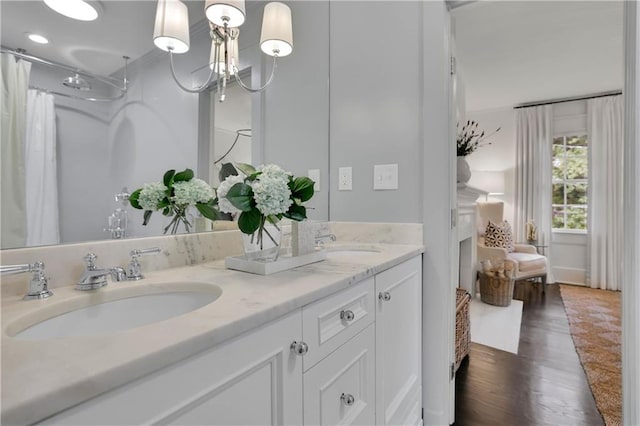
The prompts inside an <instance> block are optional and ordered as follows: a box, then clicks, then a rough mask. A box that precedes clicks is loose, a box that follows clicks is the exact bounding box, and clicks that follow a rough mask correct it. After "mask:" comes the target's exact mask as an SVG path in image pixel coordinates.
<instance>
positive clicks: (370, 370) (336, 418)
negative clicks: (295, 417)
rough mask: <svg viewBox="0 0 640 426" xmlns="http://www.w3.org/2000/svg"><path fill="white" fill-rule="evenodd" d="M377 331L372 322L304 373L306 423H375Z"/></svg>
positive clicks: (327, 424)
mask: <svg viewBox="0 0 640 426" xmlns="http://www.w3.org/2000/svg"><path fill="white" fill-rule="evenodd" d="M374 339H375V331H374V326H373V325H370V326H369V327H367V328H366V329H365V330H363V331H362V332H360V333H358V335H356V336H355V337H354V338H353V339H351V340H349V341H348V342H347V343H345V344H344V345H342V346H341V347H340V348H338V349H337V350H336V351H335V352H333V353H332V354H330V355H329V356H327V357H326V358H325V359H323V360H322V361H320V362H319V363H318V364H316V365H315V366H314V367H313V368H311V369H310V370H309V371H307V372H306V373H304V379H303V380H304V424H305V426H311V425H325V426H329V425H367V426H369V425H373V424H374V418H375V389H374V386H375V379H374V373H375V361H374V358H375V354H374V351H375V340H374Z"/></svg>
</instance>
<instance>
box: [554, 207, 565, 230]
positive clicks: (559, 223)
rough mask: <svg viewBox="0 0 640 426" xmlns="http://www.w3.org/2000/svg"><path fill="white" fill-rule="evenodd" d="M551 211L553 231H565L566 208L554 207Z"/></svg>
mask: <svg viewBox="0 0 640 426" xmlns="http://www.w3.org/2000/svg"><path fill="white" fill-rule="evenodd" d="M551 209H552V211H551V220H552V222H551V227H552V228H553V229H564V208H562V207H552V208H551Z"/></svg>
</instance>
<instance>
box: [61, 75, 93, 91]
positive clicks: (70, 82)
mask: <svg viewBox="0 0 640 426" xmlns="http://www.w3.org/2000/svg"><path fill="white" fill-rule="evenodd" d="M62 84H64V85H65V86H67V87H70V88H72V89H76V90H82V91H87V90H91V85H90V84H89V82H88V81H87V80H85V79H84V78H82V77H80V75H78V74H77V73H76V74H75V75H72V76H69V77H67V78H65V79H64V80H62Z"/></svg>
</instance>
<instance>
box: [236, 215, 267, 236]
mask: <svg viewBox="0 0 640 426" xmlns="http://www.w3.org/2000/svg"><path fill="white" fill-rule="evenodd" d="M261 222H262V215H261V214H260V211H259V210H258V209H253V210H249V211H246V212H242V213H241V214H240V217H239V218H238V228H240V231H242V233H243V234H247V235H251V234H253V233H254V232H256V231H257V230H258V228H260V223H261Z"/></svg>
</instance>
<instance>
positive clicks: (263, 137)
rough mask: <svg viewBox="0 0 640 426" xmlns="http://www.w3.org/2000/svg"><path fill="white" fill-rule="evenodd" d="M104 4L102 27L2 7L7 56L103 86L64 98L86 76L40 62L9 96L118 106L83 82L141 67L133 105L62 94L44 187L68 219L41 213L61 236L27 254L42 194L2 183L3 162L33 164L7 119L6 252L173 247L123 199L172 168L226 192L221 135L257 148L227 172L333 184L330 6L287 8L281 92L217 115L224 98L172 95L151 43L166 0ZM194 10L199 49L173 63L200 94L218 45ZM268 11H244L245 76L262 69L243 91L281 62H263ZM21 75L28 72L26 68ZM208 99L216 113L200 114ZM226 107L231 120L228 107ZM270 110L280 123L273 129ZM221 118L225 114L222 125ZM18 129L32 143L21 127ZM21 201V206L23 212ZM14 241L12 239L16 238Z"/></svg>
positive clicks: (258, 7)
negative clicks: (275, 169)
mask: <svg viewBox="0 0 640 426" xmlns="http://www.w3.org/2000/svg"><path fill="white" fill-rule="evenodd" d="M105 3H106V4H105V7H104V8H103V9H104V10H103V11H102V12H101V15H100V16H99V18H98V19H97V20H95V21H92V22H90V23H86V22H79V21H74V20H72V19H69V18H67V17H64V16H62V15H59V14H57V13H56V12H54V11H52V10H51V9H49V8H48V7H47V6H46V5H45V4H44V2H41V1H12V0H2V2H0V12H1V13H0V19H1V20H2V22H1V24H2V25H1V26H0V27H1V28H0V30H1V34H0V37H1V39H2V44H3V47H6V48H10V49H18V48H24V49H26V50H27V53H28V54H31V55H33V56H39V57H41V58H44V59H48V60H51V61H55V62H59V63H62V64H65V65H67V66H69V67H71V68H73V69H79V70H80V72H78V74H79V77H80V78H82V79H85V80H87V82H88V83H89V84H90V85H91V86H92V88H91V90H90V91H80V90H78V89H74V88H71V87H68V86H63V85H62V81H63V80H64V79H66V78H69V77H72V78H73V77H75V73H71V72H69V71H68V70H56V69H52V68H50V67H45V66H42V65H38V64H33V65H31V67H30V69H29V72H28V73H27V74H28V75H26V74H24V73H23V74H22V76H21V77H19V74H18V72H17V70H16V72H15V73H13V74H12V75H13V77H12V79H11V80H10V79H6V81H7V82H9V84H10V85H14V84H16V82H17V81H18V80H19V79H22V81H23V82H26V85H27V86H37V87H39V88H43V89H47V90H52V91H53V90H55V91H59V92H62V93H68V94H78V93H82V95H86V96H93V97H96V96H98V95H101V96H114V95H117V94H118V93H117V90H116V89H113V88H110V87H108V86H107V87H105V85H101V84H100V83H98V82H95V81H93V80H92V79H91V78H90V75H86V74H83V73H82V71H86V72H87V73H89V74H96V75H99V76H104V77H106V78H114V79H116V81H118V80H119V81H122V78H123V71H124V70H123V67H122V64H123V59H122V57H123V56H129V57H130V58H131V59H130V60H129V64H128V67H127V80H128V87H127V93H126V95H125V96H123V97H122V98H121V99H117V100H115V101H112V102H100V103H98V102H87V101H81V100H77V99H72V98H66V97H63V96H55V95H54V99H53V102H54V116H55V119H54V120H52V122H53V123H54V124H55V130H54V131H52V132H53V133H54V134H55V148H54V145H53V144H49V145H47V146H48V147H49V148H52V149H53V151H52V152H53V155H52V156H51V158H52V159H53V158H55V160H56V163H57V164H56V168H57V172H56V174H57V179H55V180H54V179H50V180H47V181H43V182H42V183H43V185H44V183H48V184H49V185H50V187H49V188H50V189H46V190H45V191H43V193H45V194H47V195H54V194H55V193H56V192H57V200H58V208H57V212H56V211H55V209H53V210H49V209H43V208H42V207H36V208H34V209H31V211H33V212H34V213H36V214H39V215H40V219H41V220H42V221H47V223H49V224H52V225H46V226H47V229H48V230H50V229H54V228H55V224H57V225H58V226H57V229H58V235H57V236H55V235H54V238H53V239H49V240H41V241H39V242H30V243H29V244H28V243H27V231H26V217H25V216H26V213H25V194H32V191H31V190H25V182H24V178H22V179H16V178H15V175H11V174H5V173H4V171H5V170H9V169H8V168H7V169H6V168H5V167H4V161H14V162H16V161H19V162H20V163H21V162H22V161H24V159H23V158H20V153H21V152H23V151H21V150H20V149H18V150H16V149H13V150H12V151H7V148H6V146H5V141H8V140H9V135H8V134H5V130H8V129H11V128H12V127H11V126H6V125H5V124H6V123H5V122H4V121H3V123H2V131H3V134H2V156H1V157H2V161H3V167H2V171H3V175H2V191H1V192H0V193H1V195H2V229H1V231H2V244H1V248H3V249H5V248H15V247H24V246H25V245H32V244H33V245H41V244H54V243H58V242H59V243H71V242H80V241H90V240H100V239H108V238H116V237H121V236H128V237H144V236H155V235H162V232H163V229H164V227H165V226H166V225H167V223H166V222H167V221H168V220H170V218H165V217H163V216H162V215H161V214H156V215H154V217H153V219H152V220H151V221H150V223H149V224H148V225H147V226H143V225H142V222H143V218H142V214H143V212H142V211H140V210H137V209H133V208H132V207H131V206H128V205H126V203H123V195H122V194H125V193H127V192H133V191H134V190H135V189H137V188H140V187H142V186H143V184H144V183H147V182H157V181H160V180H161V179H162V176H163V174H164V172H165V171H167V170H170V169H175V170H177V171H181V170H184V169H186V168H190V169H192V170H194V172H195V174H196V177H198V178H202V179H205V180H206V179H209V183H210V184H213V185H215V184H216V180H215V179H216V178H217V170H218V169H217V165H216V166H213V164H212V163H213V161H215V160H217V159H218V158H219V157H220V156H221V155H222V154H224V152H225V150H226V149H228V148H229V147H230V144H229V140H228V139H229V134H227V135H226V139H225V136H224V131H227V132H230V131H233V132H235V131H236V130H238V129H239V128H244V129H248V128H250V129H252V131H251V135H252V136H251V138H248V137H247V136H240V137H239V138H238V141H237V143H236V146H235V147H234V148H233V150H232V151H231V153H230V154H229V156H228V157H227V158H228V159H229V160H230V161H234V162H235V161H242V162H249V163H255V164H260V163H262V162H264V161H267V162H273V163H277V164H280V165H282V166H283V167H285V168H286V169H287V170H290V171H292V172H293V173H295V174H296V175H306V173H307V169H320V170H321V171H322V177H323V179H324V178H326V177H327V175H326V173H328V153H327V150H328V88H327V87H328V86H327V81H328V68H327V65H326V64H327V63H328V61H327V55H328V47H327V46H328V43H327V40H328V13H327V10H328V6H327V3H326V2H315V1H309V2H287V3H288V5H289V6H290V7H291V10H292V15H293V25H294V27H293V32H294V33H295V34H296V36H295V37H296V40H298V39H299V40H300V42H299V43H298V41H296V50H295V52H294V53H293V54H291V55H289V56H287V57H286V58H283V59H282V60H281V61H279V63H278V76H277V77H276V78H275V80H274V83H273V84H272V85H271V86H270V87H269V88H268V89H267V91H266V92H264V93H262V94H252V95H247V94H245V93H242V92H240V94H236V93H230V92H228V93H227V96H226V101H225V104H219V103H217V104H216V105H215V107H213V108H211V103H213V101H210V98H211V97H213V98H215V96H212V95H210V94H209V93H208V92H205V93H203V94H192V93H186V92H184V91H182V90H181V89H180V88H179V87H178V86H177V85H176V84H175V82H174V81H173V79H172V77H171V71H170V67H169V58H168V56H167V54H166V53H165V52H162V51H160V50H159V49H157V48H155V46H154V45H153V40H152V35H153V25H154V18H155V13H156V5H157V2H156V1H146V0H142V1H136V0H131V1H126V2H123V1H108V2H105ZM185 4H186V5H187V7H188V11H189V18H190V23H191V29H190V37H191V46H190V50H189V52H188V53H185V54H182V55H176V57H175V68H176V74H177V75H178V76H179V77H180V79H181V80H182V81H185V82H191V83H192V85H193V86H198V85H200V84H202V82H203V81H204V79H205V77H206V75H205V76H204V77H203V74H207V75H208V73H209V67H208V60H209V54H210V49H211V39H210V37H209V28H208V25H207V24H206V19H205V17H204V13H203V7H204V1H202V0H197V1H196V0H194V1H191V0H187V1H185ZM264 4H265V3H264V2H261V1H247V2H246V12H247V21H246V22H245V24H244V25H243V27H242V34H241V36H240V44H239V48H240V51H239V56H240V64H239V69H241V70H245V73H246V72H247V71H246V70H251V71H250V73H248V74H244V75H243V80H244V81H245V82H251V86H252V87H258V86H260V85H262V84H264V81H265V80H266V78H267V77H268V75H266V74H268V73H269V71H270V69H271V68H270V65H271V61H270V58H267V59H265V57H266V56H265V55H264V54H263V53H262V52H261V51H260V46H259V40H260V27H261V21H262V12H263V9H264ZM320 16H321V17H322V19H319V17H320ZM27 28H38V29H40V30H41V31H42V32H44V33H46V34H45V35H46V36H47V37H48V38H49V40H50V44H49V45H35V44H33V43H31V42H30V41H29V40H27V39H26V38H25V35H24V31H25V29H27ZM11 60H13V62H14V64H15V63H16V61H15V60H14V59H13V58H11ZM10 62H11V61H9V60H8V57H6V55H3V56H2V67H3V75H8V74H7V73H6V72H5V68H6V67H8V65H7V64H8V63H10ZM24 68H28V66H27V65H26V63H25V64H24ZM311 71H312V72H311ZM301 76H303V78H301ZM4 80H5V79H3V81H4ZM78 81H80V80H78ZM231 81H233V80H231ZM78 86H84V84H79V85H78ZM3 89H4V88H3ZM228 90H229V91H235V90H236V87H234V85H232V86H229V89H228ZM241 96H242V98H243V100H242V101H241V100H240V97H241ZM204 98H206V101H207V104H208V105H209V107H208V109H209V110H212V111H214V112H213V113H208V114H207V115H203V114H202V110H203V108H202V105H203V99H204ZM236 98H237V99H236ZM236 100H237V101H238V102H244V103H245V107H248V108H249V110H250V112H249V113H248V114H246V113H245V112H243V113H242V116H243V117H244V118H243V119H242V120H239V117H233V120H235V121H238V120H239V121H241V122H242V125H241V126H240V123H235V124H224V123H225V120H226V119H225V118H224V114H225V112H224V111H225V110H224V108H225V105H226V104H228V103H229V102H230V101H231V102H234V101H236ZM221 105H222V108H218V107H220V106H221ZM230 108H231V107H230ZM11 110H12V111H14V112H15V111H20V110H21V109H20V108H12V109H11ZM263 110H265V111H266V110H268V111H269V116H268V119H269V120H268V122H266V119H265V117H266V114H265V115H263ZM218 113H220V114H222V115H223V116H222V117H218V116H217V114H218ZM214 114H215V115H214ZM18 118H20V117H18ZM4 119H5V118H4V117H3V120H4ZM21 119H22V120H26V117H22V118H21ZM211 122H213V124H211ZM216 122H219V123H220V125H219V126H217V125H216ZM13 129H14V131H17V132H18V133H20V132H22V133H23V134H25V133H26V129H25V128H24V126H23V127H22V128H21V129H17V130H15V129H16V128H15V127H14V128H13ZM205 134H206V140H207V141H209V143H212V146H211V147H210V148H209V149H207V150H206V156H204V157H203V156H202V155H200V154H201V153H202V152H203V151H202V149H201V148H202V147H201V145H202V139H203V137H204V136H203V135H205ZM216 134H217V135H218V137H217V138H216ZM245 134H248V133H245ZM23 136H25V135H23ZM267 145H269V147H267ZM23 157H24V156H23ZM212 160H213V161H212ZM224 161H226V158H225V160H223V161H222V162H224ZM325 182H326V181H325ZM7 188H9V189H7ZM123 188H124V189H123ZM325 188H326V187H323V192H324V193H323V194H320V195H319V196H318V195H317V196H316V197H314V200H317V201H316V202H317V203H318V205H317V207H316V210H314V211H313V212H312V214H313V213H316V214H318V216H317V217H315V218H316V219H325V220H326V219H327V213H326V212H327V211H328V208H327V203H328V200H327V198H328V188H326V190H325ZM17 193H21V194H22V196H21V197H18V199H17V200H16V199H15V198H16V194H17ZM118 194H120V195H118ZM118 209H122V210H126V211H125V212H121V211H118ZM7 212H8V213H7ZM18 212H22V213H18ZM56 213H57V217H56ZM122 216H126V217H128V221H127V223H128V225H127V229H126V232H123V231H122V229H120V230H118V226H120V228H121V227H122V226H121V223H122V222H123V219H122ZM165 219H166V220H165ZM11 235H13V236H15V238H13V239H12V238H9V236H11ZM5 237H7V238H5Z"/></svg>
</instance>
